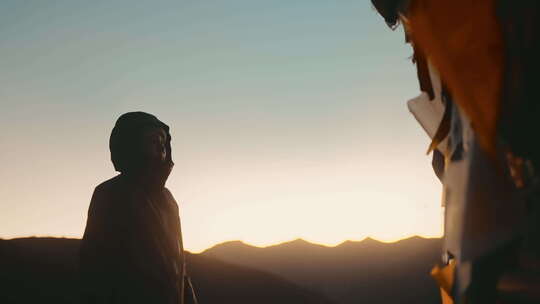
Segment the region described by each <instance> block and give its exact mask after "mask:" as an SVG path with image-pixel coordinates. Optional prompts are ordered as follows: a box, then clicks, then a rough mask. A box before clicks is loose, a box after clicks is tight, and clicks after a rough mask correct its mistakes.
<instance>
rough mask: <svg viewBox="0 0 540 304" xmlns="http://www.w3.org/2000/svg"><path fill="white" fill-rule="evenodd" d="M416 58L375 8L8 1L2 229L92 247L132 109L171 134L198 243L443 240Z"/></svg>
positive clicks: (3, 35)
mask: <svg viewBox="0 0 540 304" xmlns="http://www.w3.org/2000/svg"><path fill="white" fill-rule="evenodd" d="M411 53H412V51H411V49H410V47H409V46H407V45H405V43H404V37H403V33H402V31H401V30H397V31H395V32H392V31H391V30H389V29H388V28H387V27H386V26H385V23H384V21H383V19H382V18H381V17H380V16H378V15H377V13H376V12H375V11H374V10H373V9H372V7H371V4H370V1H365V0H340V1H328V0H294V1H291V0H227V1H224V0H204V1H200V0H185V1H183V0H175V1H136V0H106V1H105V0H93V1H75V0H47V1H42V0H25V1H21V0H3V1H1V2H0V83H1V85H0V104H1V111H0V128H1V129H2V130H3V132H2V134H1V135H0V146H1V149H2V152H1V153H0V163H1V167H2V169H1V170H0V181H1V183H0V204H1V205H0V237H3V238H11V237H19V236H30V235H37V236H49V235H51V236H69V237H80V236H81V235H82V233H83V231H84V226H85V221H86V212H87V209H88V204H89V201H90V196H91V194H92V191H93V188H94V187H95V186H96V185H97V184H99V183H100V182H101V181H103V180H105V179H108V178H110V177H112V176H114V175H115V172H114V170H113V167H112V164H111V162H110V160H109V159H110V156H109V151H108V138H109V134H110V131H111V129H112V126H113V125H114V122H115V120H116V119H117V118H118V116H119V115H120V114H122V113H124V112H128V111H134V110H142V111H147V112H150V113H153V114H155V115H157V116H158V117H159V118H160V119H162V120H163V121H164V122H166V123H167V124H169V125H170V126H171V131H172V136H173V149H174V151H173V153H174V154H173V158H174V160H175V162H176V166H175V169H174V171H173V174H172V175H171V178H170V179H169V182H168V187H169V189H170V190H171V191H172V192H173V194H174V195H175V197H176V199H177V201H178V202H179V203H180V208H181V216H182V226H183V230H184V243H185V247H186V248H187V249H189V250H193V251H199V250H202V249H204V248H206V247H209V246H211V245H213V244H215V243H218V242H222V241H226V240H233V239H239V240H243V241H245V242H248V243H251V244H254V245H261V246H262V245H268V244H273V243H277V242H281V241H286V240H290V239H294V238H298V237H301V238H304V239H307V240H309V241H313V242H318V243H323V244H336V243H339V242H341V241H343V240H346V239H352V240H360V239H363V238H365V237H366V236H371V237H374V238H376V239H379V240H383V241H392V240H397V239H399V238H403V237H407V236H410V235H414V234H419V235H423V236H439V235H440V234H441V216H440V214H441V210H440V206H439V205H440V204H439V201H440V199H439V197H440V183H439V182H438V181H437V179H436V178H435V176H434V174H433V173H432V170H431V166H430V157H428V156H426V155H425V151H426V149H427V146H428V144H429V142H428V138H427V136H426V135H425V134H424V133H423V131H422V129H421V128H420V126H419V125H418V124H417V123H416V121H415V120H414V118H413V117H412V116H411V115H410V114H409V112H408V110H407V107H406V103H405V102H406V100H407V99H409V98H411V97H414V96H416V95H418V91H419V89H418V84H417V80H416V76H415V71H414V67H413V65H412V63H411V62H410V59H409V57H410V55H411Z"/></svg>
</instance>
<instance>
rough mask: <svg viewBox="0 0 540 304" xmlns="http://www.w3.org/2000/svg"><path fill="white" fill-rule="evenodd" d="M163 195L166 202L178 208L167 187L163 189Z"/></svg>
mask: <svg viewBox="0 0 540 304" xmlns="http://www.w3.org/2000/svg"><path fill="white" fill-rule="evenodd" d="M163 193H164V194H165V197H166V198H167V201H169V202H170V203H171V204H173V205H174V206H176V208H178V203H177V202H176V200H175V199H174V196H173V195H172V193H171V191H170V190H169V189H168V188H167V187H164V188H163Z"/></svg>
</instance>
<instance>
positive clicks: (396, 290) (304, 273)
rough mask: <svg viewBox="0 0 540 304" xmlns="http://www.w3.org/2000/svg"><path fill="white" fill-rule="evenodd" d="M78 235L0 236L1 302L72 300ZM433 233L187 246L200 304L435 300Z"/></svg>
mask: <svg viewBox="0 0 540 304" xmlns="http://www.w3.org/2000/svg"><path fill="white" fill-rule="evenodd" d="M79 244H80V240H77V239H58V238H21V239H12V240H0V270H1V271H0V303H59V304H62V303H78V276H77V252H78V248H79ZM440 245H441V241H440V239H423V238H418V237H414V238H410V239H406V240H402V241H399V242H396V243H388V244H386V243H381V242H378V241H375V240H372V239H366V240H363V241H360V242H351V241H347V242H345V243H342V244H340V245H339V246H336V247H326V246H322V245H317V244H312V243H309V242H306V241H304V240H295V241H291V242H287V243H283V244H279V245H275V246H269V247H265V248H259V247H254V246H250V245H247V244H244V243H242V242H239V241H232V242H226V243H223V244H219V245H216V246H214V247H212V248H210V249H208V250H206V251H204V252H202V253H200V254H191V253H187V262H188V271H189V273H190V275H191V277H192V281H193V284H194V286H195V289H196V290H197V294H198V298H199V301H200V303H201V304H213V303H237V304H243V303H262V304H266V303H268V304H270V303H285V304H287V303H291V304H292V303H303V304H311V303H313V304H332V303H334V304H349V303H369V304H372V303H375V304H376V303H381V304H390V303H439V302H440V300H439V297H438V290H437V288H436V286H435V283H434V282H433V280H432V279H431V278H430V277H429V274H428V273H429V270H430V268H431V267H432V266H433V265H434V264H435V263H436V262H437V261H438V256H439V252H440Z"/></svg>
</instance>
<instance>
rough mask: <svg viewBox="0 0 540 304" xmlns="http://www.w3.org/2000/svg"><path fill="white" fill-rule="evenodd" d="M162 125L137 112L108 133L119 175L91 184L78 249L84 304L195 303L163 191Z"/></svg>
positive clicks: (168, 164)
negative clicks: (86, 218) (83, 229)
mask: <svg viewBox="0 0 540 304" xmlns="http://www.w3.org/2000/svg"><path fill="white" fill-rule="evenodd" d="M170 142H171V136H170V134H169V127H168V126H167V125H165V124H164V123H162V122H161V121H159V120H158V119H157V118H156V117H155V116H153V115H150V114H147V113H143V112H131V113H126V114H124V115H122V116H120V118H118V120H117V122H116V125H115V126H114V128H113V130H112V134H111V137H110V142H109V147H110V150H111V160H112V162H113V164H114V168H115V170H116V171H119V172H120V174H119V175H117V176H116V177H114V178H112V179H110V180H108V181H105V182H103V183H102V184H100V185H99V186H97V187H96V188H95V190H94V194H93V196H92V201H91V202H90V208H89V211H88V221H87V224H86V230H85V232H84V237H83V240H82V244H81V251H80V271H81V277H82V297H83V301H84V302H86V303H126V304H127V303H130V304H132V303H149V304H150V303H152V304H162V303H163V304H165V303H167V304H169V303H170V304H173V303H174V304H178V303H180V304H182V303H192V302H196V300H195V299H194V293H193V290H192V286H191V283H190V281H189V279H187V276H186V273H185V261H184V249H183V245H182V234H181V230H180V218H179V215H178V205H177V203H176V201H175V200H174V198H173V196H172V194H171V193H170V192H169V190H168V189H167V188H165V182H166V180H167V178H168V176H169V173H170V172H171V169H172V167H173V164H174V163H173V162H172V158H171V145H170Z"/></svg>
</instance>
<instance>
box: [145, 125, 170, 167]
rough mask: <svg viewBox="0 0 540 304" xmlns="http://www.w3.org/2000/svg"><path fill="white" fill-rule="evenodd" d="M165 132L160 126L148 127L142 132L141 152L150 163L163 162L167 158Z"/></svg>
mask: <svg viewBox="0 0 540 304" xmlns="http://www.w3.org/2000/svg"><path fill="white" fill-rule="evenodd" d="M166 144H167V133H165V130H163V129H161V128H149V129H147V130H145V131H144V132H143V134H142V147H141V148H142V152H143V155H144V157H145V158H146V159H148V160H149V161H150V162H151V163H163V162H165V160H166V159H167V148H166Z"/></svg>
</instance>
